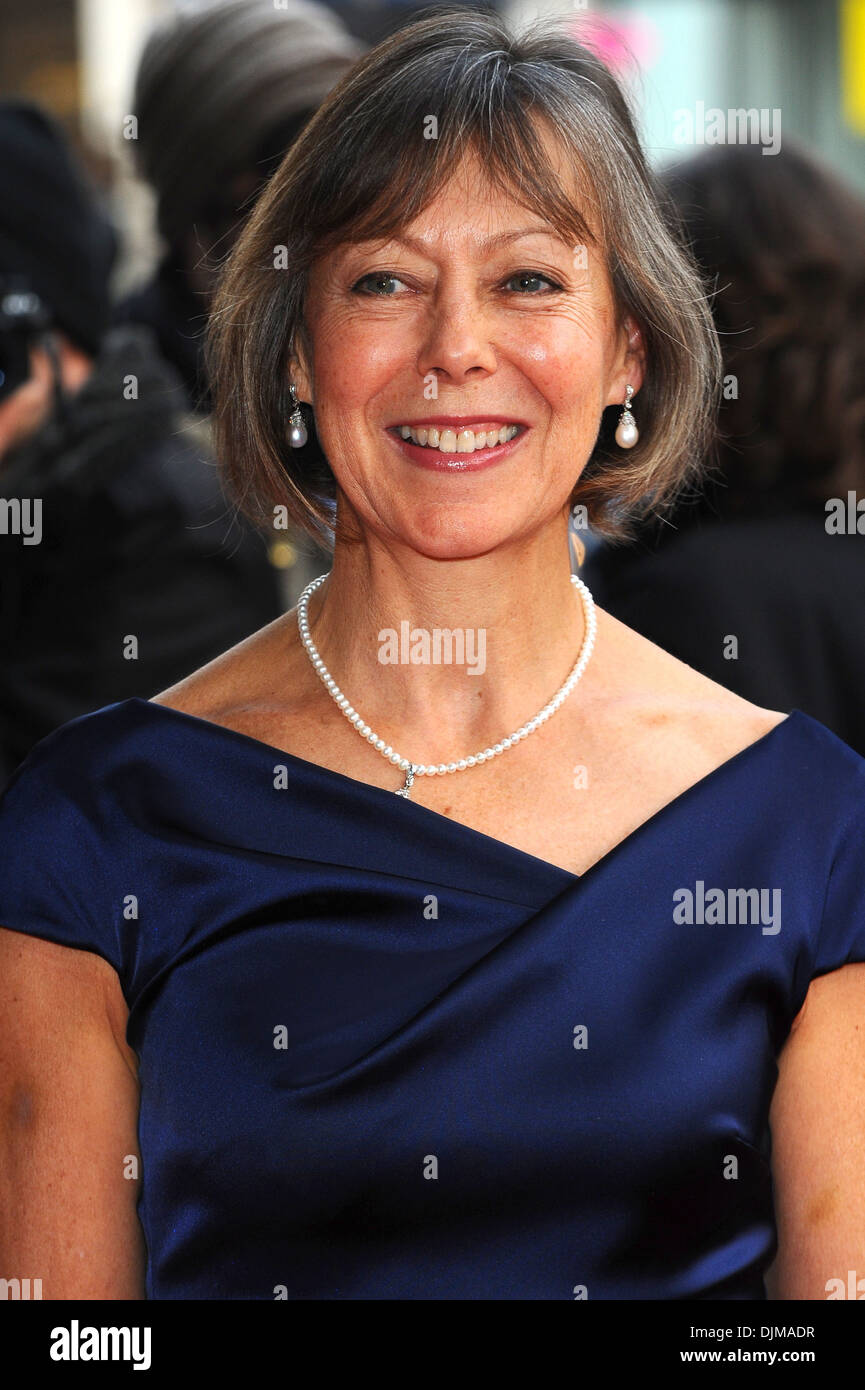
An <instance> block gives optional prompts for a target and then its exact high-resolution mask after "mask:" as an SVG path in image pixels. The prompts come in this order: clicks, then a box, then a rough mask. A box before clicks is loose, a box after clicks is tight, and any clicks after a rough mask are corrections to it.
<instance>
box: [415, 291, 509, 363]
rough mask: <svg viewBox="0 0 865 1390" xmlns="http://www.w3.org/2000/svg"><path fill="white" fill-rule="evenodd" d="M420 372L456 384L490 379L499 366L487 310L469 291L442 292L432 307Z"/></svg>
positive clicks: (423, 344)
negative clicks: (482, 378) (475, 379)
mask: <svg viewBox="0 0 865 1390" xmlns="http://www.w3.org/2000/svg"><path fill="white" fill-rule="evenodd" d="M417 365H418V371H419V372H420V375H421V376H423V377H426V376H430V375H435V376H436V377H442V378H445V379H447V380H448V381H452V382H454V383H455V384H459V383H460V382H463V381H465V380H467V379H469V378H475V377H478V378H479V377H481V376H487V375H488V374H489V373H490V372H494V371H495V369H496V366H497V361H496V354H495V350H494V348H493V344H492V342H491V340H490V331H489V324H488V322H487V319H486V316H485V314H484V312H483V308H482V306H481V305H480V304H478V303H477V301H476V300H475V299H474V298H473V296H472V295H471V294H470V292H469V291H468V290H467V289H466V288H465V287H460V286H457V285H455V286H453V287H452V288H450V289H448V290H443V289H440V290H439V292H438V293H437V295H436V297H435V299H434V300H433V301H432V302H431V304H430V309H429V317H428V318H427V319H426V321H425V330H424V337H423V343H422V345H421V348H420V351H419V353H418V363H417Z"/></svg>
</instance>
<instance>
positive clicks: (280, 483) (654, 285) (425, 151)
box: [208, 5, 722, 546]
mask: <svg viewBox="0 0 865 1390" xmlns="http://www.w3.org/2000/svg"><path fill="white" fill-rule="evenodd" d="M569 22H570V24H571V25H573V23H574V20H573V18H571V19H570V21H569ZM430 116H435V117H436V118H437V122H438V132H437V138H432V139H430V138H426V134H427V133H428V132H429V130H430V124H429V119H428V118H429V117H430ZM544 127H545V128H546V132H547V133H552V135H553V136H554V137H555V140H556V147H557V148H558V149H560V150H562V151H564V152H565V154H566V157H567V159H568V160H569V161H570V165H571V167H572V168H573V170H574V181H575V187H576V188H579V189H583V190H588V199H589V200H590V203H591V214H592V219H593V225H594V227H595V228H596V229H597V230H598V232H599V238H595V237H593V236H592V235H591V232H590V229H589V226H588V225H587V223H586V222H585V221H584V220H583V217H582V216H581V214H580V211H579V210H578V209H577V208H575V207H574V206H573V204H572V201H571V200H570V199H569V197H568V194H567V192H566V191H563V189H562V187H561V180H560V177H557V174H556V171H555V169H554V168H553V167H551V165H550V161H549V159H548V158H547V155H546V152H545V150H544V146H543V143H542V141H541V139H540V138H539V137H540V135H541V133H542V130H543V128H544ZM470 149H471V150H472V151H473V152H474V153H476V154H477V155H478V156H479V158H480V160H481V162H482V167H483V168H485V169H486V170H487V172H488V174H489V177H490V179H491V180H492V181H493V182H494V183H495V184H497V185H498V186H499V187H502V188H507V189H509V190H510V191H511V192H512V194H513V196H514V197H515V198H516V199H517V201H518V202H519V203H520V204H522V205H523V206H525V207H527V208H529V209H530V210H532V211H534V212H536V213H538V214H540V216H541V217H542V218H543V219H544V220H545V221H546V222H547V223H548V224H550V225H551V226H552V227H553V228H554V230H555V231H556V232H557V233H558V234H559V235H560V236H562V237H564V238H565V239H567V240H568V242H569V243H570V244H572V245H574V246H575V247H576V246H585V245H588V244H599V245H600V249H601V251H602V253H603V255H604V257H605V263H606V265H607V268H608V271H609V274H610V278H611V284H612V292H613V298H614V301H615V304H616V308H617V313H618V322H619V323H620V324H621V322H622V320H623V318H624V315H625V314H631V315H632V316H633V318H634V319H635V320H636V322H637V323H638V324H639V325H640V327H641V329H642V333H643V339H644V343H645V348H646V359H647V368H646V376H645V380H644V383H643V386H642V388H641V390H640V391H639V393H638V395H637V396H636V397H635V401H634V411H635V416H636V418H637V423H638V426H639V431H640V438H639V442H638V443H637V445H636V446H635V447H634V448H633V449H631V450H630V451H628V452H627V453H626V452H625V451H624V450H622V449H620V448H619V447H618V446H617V445H616V443H615V440H614V434H615V427H616V423H617V420H618V415H619V413H620V411H619V407H610V408H609V409H607V410H606V411H605V412H604V413H603V416H602V419H601V421H600V429H599V433H598V437H597V440H596V442H595V445H594V448H593V450H592V453H591V455H590V457H589V459H588V460H587V461H586V466H585V468H584V470H583V471H582V473H581V475H580V476H579V478H578V479H575V488H574V491H573V494H572V496H571V499H570V502H571V505H574V504H577V503H579V504H582V505H584V506H585V508H586V513H585V515H586V518H587V520H588V523H589V525H590V526H591V527H592V528H593V529H594V530H595V531H596V532H597V533H598V534H599V535H603V536H606V537H607V538H608V539H609V540H612V541H622V540H626V539H629V538H630V537H631V535H632V534H633V527H632V525H631V524H630V519H631V518H634V519H637V518H642V517H644V516H645V515H647V514H648V513H650V512H653V513H664V512H666V511H668V510H670V509H671V507H672V505H673V503H674V502H675V500H676V499H677V498H678V497H681V496H682V494H683V492H684V491H685V490H686V488H687V487H688V486H689V485H690V484H691V483H695V482H696V481H697V479H698V478H700V477H701V476H702V473H703V469H704V467H705V459H706V455H707V451H708V449H709V447H710V444H712V443H713V442H714V438H715V418H716V414H717V407H718V401H719V392H720V384H721V370H722V369H721V355H720V349H719V346H718V340H717V336H716V333H715V329H714V326H713V321H712V315H711V311H710V309H709V306H708V303H707V300H706V296H705V292H704V289H703V286H702V283H701V280H700V275H699V272H698V271H697V269H696V266H695V264H694V262H693V261H692V259H691V257H690V254H689V252H688V251H687V250H686V249H685V244H684V241H683V239H682V237H681V234H680V231H679V220H678V218H677V216H676V214H675V212H674V210H673V206H672V202H671V201H670V200H669V199H668V197H667V195H666V194H665V192H664V190H663V187H662V185H661V183H660V181H659V180H658V179H657V178H656V177H655V176H654V174H653V173H652V172H651V171H650V169H649V168H648V165H647V163H646V159H645V156H644V154H643V151H642V149H641V147H640V142H639V139H638V136H637V134H636V130H635V128H634V123H633V120H632V117H631V115H630V112H629V110H628V106H627V103H626V100H625V97H624V95H623V93H622V90H621V88H620V87H619V85H618V83H617V81H616V80H615V78H614V77H613V76H612V74H611V73H610V72H609V71H608V69H607V68H606V67H605V66H604V64H603V63H602V62H601V61H600V59H599V58H598V57H597V56H596V55H595V54H594V53H593V52H592V51H591V50H590V49H589V48H587V47H584V46H583V45H582V44H580V43H578V42H577V41H576V40H575V39H574V38H572V37H571V36H570V34H569V32H567V31H566V30H565V29H564V27H563V26H562V21H561V19H558V20H555V19H554V20H553V21H552V22H551V21H550V20H540V21H535V22H534V23H532V24H531V25H529V26H528V28H526V29H525V30H523V32H522V33H521V34H519V35H514V34H512V33H511V32H510V30H509V28H508V27H507V25H506V24H505V22H504V21H503V20H502V18H501V17H500V16H499V15H497V14H494V13H492V12H487V11H477V10H475V11H469V10H466V9H463V8H458V7H454V6H452V5H446V6H436V7H435V8H433V9H427V10H424V11H423V12H422V14H421V16H420V18H417V19H415V20H414V21H413V22H411V23H409V24H407V25H406V26H405V27H404V28H402V29H400V30H398V31H397V32H396V33H395V34H392V35H391V36H390V37H388V38H386V39H385V40H384V41H383V42H381V43H380V44H378V46H377V47H376V48H374V49H372V50H371V51H370V52H369V53H367V54H366V55H365V56H364V57H363V58H361V60H360V61H359V62H358V63H357V64H356V65H355V66H354V67H353V68H351V69H350V71H349V72H348V73H346V75H345V76H344V77H343V78H342V79H341V81H340V82H339V83H338V85H337V86H336V87H335V88H334V89H333V90H332V91H331V93H330V94H329V96H328V97H327V99H326V100H325V102H324V104H323V105H322V106H321V107H320V108H319V110H318V111H317V112H316V113H315V115H314V116H313V117H312V119H311V120H310V121H309V123H308V125H306V126H305V128H304V129H303V131H302V132H301V134H300V136H299V137H298V139H297V140H296V142H295V143H294V145H292V147H291V148H290V150H289V151H288V153H287V154H286V156H285V158H284V160H283V161H282V163H281V164H280V166H279V168H278V169H277V171H276V173H275V174H274V175H273V178H272V179H271V181H270V183H269V184H268V186H267V188H266V189H265V191H264V193H263V194H262V196H261V198H260V199H259V201H258V203H257V204H256V206H255V209H254V211H253V213H252V215H251V217H250V219H249V221H248V222H247V224H246V226H245V228H244V229H243V232H242V233H241V235H240V237H239V239H238V241H237V243H236V245H235V248H234V250H233V252H232V254H231V256H230V258H229V260H228V263H227V266H226V268H225V271H224V274H223V276H222V279H221V283H220V287H219V291H218V293H217V297H216V301H215V304H214V310H213V314H212V316H211V322H210V330H209V341H208V363H209V372H210V379H211V382H212V385H213V391H214V428H215V443H216V448H217V454H218V457H219V458H220V460H221V466H222V468H223V470H224V478H225V482H226V486H227V489H228V491H229V494H230V496H231V497H232V499H233V500H234V502H235V503H236V504H237V505H238V506H239V507H240V508H241V510H243V511H244V512H245V513H246V515H247V516H249V517H250V518H251V519H252V520H253V521H254V522H255V523H257V524H259V525H263V526H269V527H272V526H273V524H274V518H275V516H276V515H277V514H278V513H277V510H276V509H279V508H282V509H284V515H285V516H286V517H287V518H288V519H289V520H290V521H292V522H294V523H295V524H296V525H298V526H299V527H301V528H302V529H303V530H305V531H307V532H308V533H309V534H310V535H312V536H314V537H315V538H316V539H317V540H319V541H323V542H324V544H325V545H326V546H330V545H332V544H333V540H334V535H335V534H336V535H340V534H345V533H344V532H342V531H341V530H340V527H341V521H340V523H339V526H336V525H335V522H334V499H335V497H336V483H335V479H334V475H333V473H332V472H331V469H330V465H329V464H328V461H327V459H326V458H325V456H324V454H323V452H322V450H321V447H320V445H319V443H318V440H317V438H316V434H315V429H314V421H313V420H312V419H311V418H310V416H311V412H310V410H309V409H308V408H305V409H304V416H305V419H306V422H307V427H308V430H309V440H308V442H307V444H306V445H305V446H304V447H303V448H301V449H292V448H291V447H290V446H289V444H288V442H287V421H288V415H289V413H290V405H289V394H288V362H289V358H290V356H291V354H292V350H293V346H294V343H295V342H296V341H298V342H300V343H301V344H303V346H304V347H305V349H306V351H307V357H308V360H311V359H312V353H311V350H310V344H309V335H308V331H307V328H306V325H305V323H304V318H303V314H304V300H305V290H306V285H307V280H308V272H309V270H310V267H311V266H312V264H313V263H314V261H315V260H316V259H317V258H318V257H320V256H323V255H325V254H326V253H327V252H328V251H330V250H331V249H333V248H335V247H337V246H339V245H341V244H345V243H349V242H358V241H365V240H372V241H379V240H381V241H384V240H386V239H387V238H389V237H391V236H393V235H395V234H398V233H399V232H400V231H401V230H402V229H404V228H405V227H406V226H407V225H408V224H409V223H410V222H411V221H412V220H413V219H414V218H415V217H416V216H417V215H418V214H419V213H420V212H422V211H423V209H424V208H425V207H426V206H427V205H428V204H429V203H430V202H431V201H432V199H433V198H434V197H435V196H436V195H437V193H438V191H439V190H440V188H441V187H442V186H443V185H444V184H445V183H446V182H447V179H448V177H449V175H450V174H451V173H452V171H453V169H454V168H455V167H456V165H457V164H458V163H459V161H460V158H461V157H462V156H464V155H465V154H466V152H467V151H469V150H470ZM580 462H582V460H580ZM575 473H576V467H575Z"/></svg>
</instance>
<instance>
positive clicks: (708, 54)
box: [0, 0, 865, 288]
mask: <svg viewBox="0 0 865 1390" xmlns="http://www.w3.org/2000/svg"><path fill="white" fill-rule="evenodd" d="M206 8H208V5H207V2H206V0H0V26H2V27H0V94H2V95H4V96H20V97H25V98H29V99H32V100H34V101H36V102H38V103H40V104H41V105H43V106H45V107H46V108H48V109H49V110H50V111H52V112H54V113H55V114H56V115H57V116H58V117H59V118H60V120H61V121H62V122H63V124H64V126H65V128H66V129H67V131H68V133H69V135H70V137H71V138H72V139H73V141H74V143H75V146H76V148H77V149H78V151H79V152H80V154H81V155H82V156H83V158H84V159H85V160H86V162H87V164H88V166H89V168H90V169H91V171H92V173H93V175H94V176H95V178H96V179H97V181H98V183H99V185H100V186H101V188H102V189H103V190H104V191H105V194H106V196H107V197H109V198H110V199H111V204H112V209H113V211H114V213H115V215H116V216H117V217H118V219H119V220H120V222H121V224H122V226H123V231H124V245H123V250H122V254H121V257H120V259H119V261H118V263H117V266H116V269H115V277H116V284H117V286H118V287H119V288H124V287H125V286H127V285H129V284H131V283H133V282H134V281H135V280H136V278H137V277H138V276H139V275H140V273H141V272H142V270H143V269H146V266H147V264H148V262H150V263H152V262H153V260H154V259H155V256H156V248H155V245H154V243H153V240H152V237H151V235H150V227H151V225H152V222H151V218H150V216H149V214H148V202H149V198H150V195H149V192H148V190H147V189H146V188H145V187H144V186H143V185H142V184H141V183H140V182H139V181H137V180H136V179H135V178H134V174H133V169H132V161H131V159H130V157H129V156H130V149H129V145H130V142H129V141H128V140H125V139H124V137H123V117H124V116H125V115H127V114H128V113H129V112H130V110H131V97H132V90H133V79H134V75H135V69H136V65H137V62H138V59H139V57H140V54H141V49H142V47H143V44H144V41H145V39H146V37H147V35H148V33H149V32H150V30H151V29H152V27H153V24H154V22H155V21H157V20H158V19H159V18H161V17H163V16H165V15H166V14H170V13H174V12H176V13H184V12H190V11H195V10H203V9H206ZM328 8H329V9H331V10H333V11H334V12H335V13H336V14H337V15H339V16H340V18H341V19H342V20H343V21H344V22H345V24H346V26H347V27H348V28H349V29H350V30H351V32H352V33H354V34H356V35H357V36H358V37H359V38H361V39H362V40H364V41H366V42H368V43H374V42H376V41H377V40H378V39H379V38H382V37H383V36H384V35H385V34H386V33H388V32H390V31H391V30H393V29H395V28H397V27H398V26H399V25H401V24H402V23H404V22H405V20H406V18H407V17H408V16H410V15H411V14H412V13H413V12H415V11H417V10H419V9H422V8H423V5H421V4H417V3H415V0H339V2H338V3H337V0H334V2H333V3H329V4H328ZM467 8H472V7H471V6H468V7H467ZM485 8H494V9H498V10H500V11H501V12H502V13H503V14H505V15H507V16H513V17H515V18H517V19H520V18H523V17H526V18H529V17H532V16H534V15H538V14H545V13H555V14H564V15H567V14H568V13H573V15H574V17H575V19H577V20H584V19H585V18H586V17H587V16H591V17H597V18H598V20H604V21H606V24H607V25H608V26H609V31H608V35H607V37H606V39H605V42H604V51H605V53H606V55H607V58H608V61H609V62H610V65H611V66H613V67H614V68H615V69H616V70H617V72H618V73H619V75H620V76H622V77H623V78H624V79H625V81H626V83H627V85H628V87H629V89H630V91H631V93H632V96H633V98H634V101H635V104H636V108H637V111H638V113H639V115H640V118H641V124H642V133H643V137H644V140H645V144H646V147H647V149H648V151H649V153H650V155H651V157H652V159H653V160H654V161H655V162H656V163H657V164H659V165H663V164H664V163H665V162H667V161H669V160H670V159H671V158H674V157H676V156H677V155H680V154H681V147H680V145H679V144H677V141H676V138H675V122H674V118H673V113H674V112H675V111H676V110H677V109H679V108H689V109H694V108H695V107H696V103H697V102H698V101H702V102H703V103H704V104H705V106H706V108H710V107H720V108H722V109H724V110H727V109H729V108H737V107H746V108H747V107H752V106H756V107H760V108H766V107H769V108H780V109H781V110H782V112H783V128H784V132H785V133H789V134H790V135H798V136H800V137H801V138H802V139H803V140H805V141H806V142H807V143H808V144H809V145H810V146H811V148H812V149H814V150H815V151H817V152H818V153H820V154H821V155H823V157H824V158H825V159H826V160H827V161H828V162H829V163H830V164H832V165H834V166H835V167H836V168H837V169H838V170H839V171H840V172H842V173H843V174H844V175H845V176H846V177H847V178H848V179H849V180H850V181H851V182H853V183H854V184H856V185H858V187H859V188H861V189H862V190H863V191H865V0H819V3H816V4H815V3H814V0H605V2H604V3H597V4H579V3H576V4H573V5H568V4H567V3H556V0H501V3H497V4H493V5H488V6H485Z"/></svg>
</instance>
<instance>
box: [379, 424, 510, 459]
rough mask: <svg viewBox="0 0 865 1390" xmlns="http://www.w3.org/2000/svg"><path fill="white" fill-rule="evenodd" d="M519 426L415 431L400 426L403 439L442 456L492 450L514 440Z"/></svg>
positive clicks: (433, 428) (433, 427)
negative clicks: (496, 445)
mask: <svg viewBox="0 0 865 1390" xmlns="http://www.w3.org/2000/svg"><path fill="white" fill-rule="evenodd" d="M518 429H519V425H490V427H489V429H486V430H451V429H442V430H439V429H436V427H435V426H434V425H433V426H431V427H430V428H429V429H414V428H413V427H412V426H411V425H400V427H399V432H400V434H401V435H402V437H403V439H410V440H411V441H412V443H413V444H422V445H424V446H425V447H426V448H428V449H438V450H439V452H440V453H442V454H471V453H474V451H475V449H490V448H492V446H493V445H494V444H504V443H506V442H507V440H509V439H513V437H514V435H515V434H516V432H517V430H518Z"/></svg>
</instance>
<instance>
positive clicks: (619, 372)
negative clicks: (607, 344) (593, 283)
mask: <svg viewBox="0 0 865 1390" xmlns="http://www.w3.org/2000/svg"><path fill="white" fill-rule="evenodd" d="M645 375H646V345H645V343H644V341H643V333H642V329H641V328H640V325H639V324H638V323H637V320H636V319H635V318H632V317H631V315H630V314H628V315H626V317H625V320H624V323H623V324H622V328H621V342H620V345H619V351H618V354H617V357H616V363H615V367H614V370H613V372H612V374H611V377H610V388H609V392H608V394H607V399H606V400H605V402H604V405H605V406H607V405H622V404H623V403H624V400H625V388H626V387H627V386H628V385H630V386H633V388H634V395H635V396H636V394H637V392H638V391H639V389H640V387H641V386H642V384H643V379H644V377H645Z"/></svg>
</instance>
